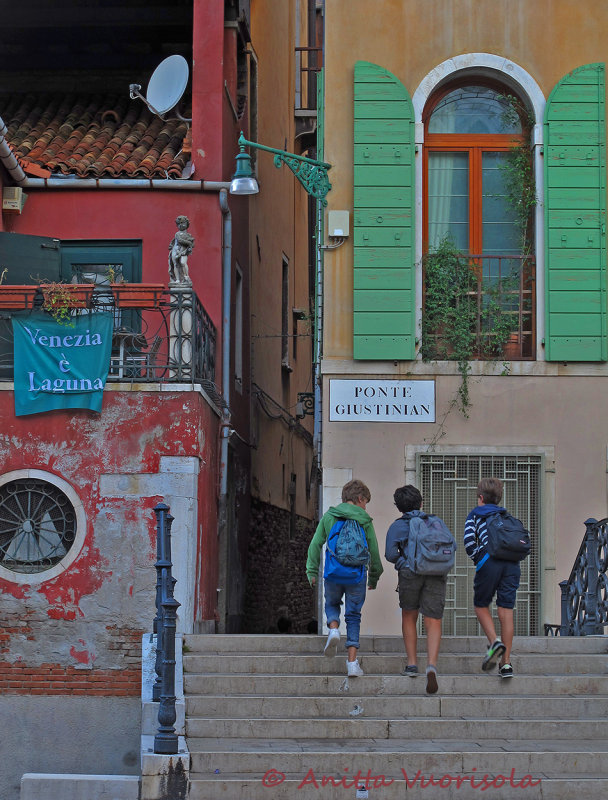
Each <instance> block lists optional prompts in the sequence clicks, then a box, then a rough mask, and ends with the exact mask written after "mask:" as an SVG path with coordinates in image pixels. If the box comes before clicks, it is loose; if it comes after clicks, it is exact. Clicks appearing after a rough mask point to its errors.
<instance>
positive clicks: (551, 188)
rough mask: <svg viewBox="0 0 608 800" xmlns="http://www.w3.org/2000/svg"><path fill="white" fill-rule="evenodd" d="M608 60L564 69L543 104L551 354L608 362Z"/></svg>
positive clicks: (553, 358)
mask: <svg viewBox="0 0 608 800" xmlns="http://www.w3.org/2000/svg"><path fill="white" fill-rule="evenodd" d="M604 106H605V89H604V64H587V65H586V66H584V67H579V68H578V69H575V70H574V71H573V72H571V73H570V74H569V75H566V77H565V78H562V80H561V81H560V82H559V83H558V84H557V86H556V87H555V88H554V89H553V91H552V92H551V95H550V96H549V100H548V101H547V108H546V111H545V253H546V281H545V282H546V331H545V347H546V357H547V360H548V361H606V359H607V352H606V121H605V108H604Z"/></svg>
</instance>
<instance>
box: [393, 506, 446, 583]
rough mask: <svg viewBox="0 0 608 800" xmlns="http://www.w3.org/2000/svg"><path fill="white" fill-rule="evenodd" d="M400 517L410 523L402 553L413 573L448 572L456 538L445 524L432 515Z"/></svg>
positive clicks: (444, 573)
mask: <svg viewBox="0 0 608 800" xmlns="http://www.w3.org/2000/svg"><path fill="white" fill-rule="evenodd" d="M403 516H404V517H405V518H407V520H408V522H409V526H410V532H409V535H408V540H407V545H406V548H407V549H406V552H405V553H404V554H403V555H404V556H405V559H406V562H407V566H408V567H409V569H411V570H412V572H415V573H416V575H447V574H448V572H449V571H450V570H451V569H452V568H453V566H454V561H455V558H456V540H455V539H454V537H453V536H452V532H451V531H450V529H449V528H448V526H447V525H446V524H445V522H444V521H443V520H442V519H441V518H440V517H436V516H435V515H434V514H421V515H417V514H416V515H414V516H410V515H409V514H404V515H403Z"/></svg>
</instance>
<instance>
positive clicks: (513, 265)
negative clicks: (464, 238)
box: [469, 254, 536, 360]
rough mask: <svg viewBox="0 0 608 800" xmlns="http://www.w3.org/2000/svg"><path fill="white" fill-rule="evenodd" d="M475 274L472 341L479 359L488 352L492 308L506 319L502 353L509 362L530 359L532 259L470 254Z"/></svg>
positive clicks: (532, 351) (532, 336)
mask: <svg viewBox="0 0 608 800" xmlns="http://www.w3.org/2000/svg"><path fill="white" fill-rule="evenodd" d="M469 258H470V264H471V266H472V268H473V270H474V272H475V273H476V275H477V289H476V291H475V292H473V297H474V300H475V303H476V306H477V322H476V329H475V334H476V341H477V348H478V353H479V355H480V357H482V354H483V353H488V352H492V351H493V350H494V349H495V348H493V347H492V340H493V338H494V337H495V336H496V333H495V330H493V322H494V316H495V315H494V313H493V307H494V308H499V309H500V315H501V316H503V317H507V318H509V321H510V325H509V328H510V330H511V334H510V337H509V339H508V341H507V342H506V343H505V344H504V346H503V349H502V354H501V355H503V356H504V357H505V358H509V359H511V360H525V359H532V358H534V355H535V347H536V342H535V329H536V324H535V322H536V320H535V307H536V291H535V287H536V280H535V259H534V257H533V256H515V255H507V254H504V255H503V254H500V255H498V254H497V255H471V256H470V257H469Z"/></svg>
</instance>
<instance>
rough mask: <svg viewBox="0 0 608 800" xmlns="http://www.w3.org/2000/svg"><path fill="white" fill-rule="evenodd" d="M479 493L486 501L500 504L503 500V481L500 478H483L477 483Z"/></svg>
mask: <svg viewBox="0 0 608 800" xmlns="http://www.w3.org/2000/svg"><path fill="white" fill-rule="evenodd" d="M477 494H480V495H481V496H482V497H483V502H484V503H493V504H495V505H496V504H498V503H500V501H501V500H502V481H501V480H499V479H498V478H482V479H481V480H480V481H479V483H478V484H477Z"/></svg>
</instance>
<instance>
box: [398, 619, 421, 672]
mask: <svg viewBox="0 0 608 800" xmlns="http://www.w3.org/2000/svg"><path fill="white" fill-rule="evenodd" d="M417 620H418V611H417V610H416V609H414V610H413V611H410V610H408V609H405V608H402V609H401V632H402V633H403V644H404V645H405V652H406V655H407V663H408V665H409V664H416V663H417V662H416V648H417V646H418V633H417V631H416V622H417Z"/></svg>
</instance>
